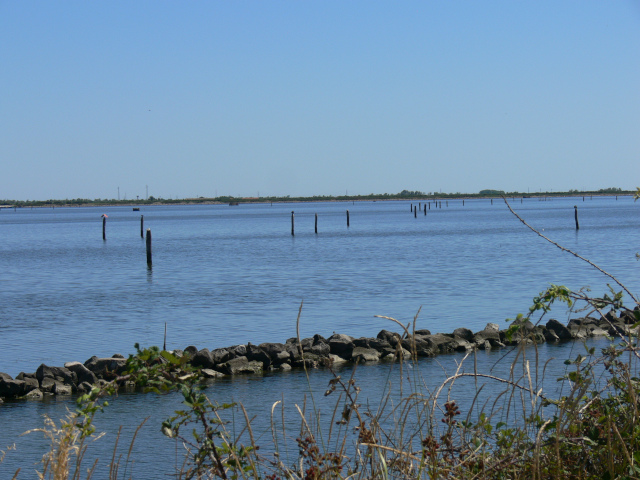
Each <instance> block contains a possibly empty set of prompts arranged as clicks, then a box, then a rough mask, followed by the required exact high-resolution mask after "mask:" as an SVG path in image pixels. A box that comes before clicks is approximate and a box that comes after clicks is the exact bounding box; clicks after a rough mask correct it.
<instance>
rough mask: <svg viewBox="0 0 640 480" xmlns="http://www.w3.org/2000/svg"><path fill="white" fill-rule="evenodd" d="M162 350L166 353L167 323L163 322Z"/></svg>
mask: <svg viewBox="0 0 640 480" xmlns="http://www.w3.org/2000/svg"><path fill="white" fill-rule="evenodd" d="M162 350H164V351H165V352H166V351H167V322H164V342H162Z"/></svg>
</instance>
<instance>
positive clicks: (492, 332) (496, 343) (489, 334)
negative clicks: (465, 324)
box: [473, 323, 504, 348]
mask: <svg viewBox="0 0 640 480" xmlns="http://www.w3.org/2000/svg"><path fill="white" fill-rule="evenodd" d="M490 325H495V323H494V324H491V323H490V324H487V327H489V326H490ZM495 326H496V327H497V325H495ZM487 341H488V342H489V344H490V345H491V347H501V346H504V344H503V343H502V340H501V338H500V330H499V329H497V328H485V329H484V330H481V331H479V332H476V333H475V335H474V336H473V342H474V343H475V344H476V345H478V346H479V347H480V348H483V347H482V345H484V343H485V342H487Z"/></svg>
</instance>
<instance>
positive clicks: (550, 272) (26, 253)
mask: <svg viewBox="0 0 640 480" xmlns="http://www.w3.org/2000/svg"><path fill="white" fill-rule="evenodd" d="M512 203H513V207H514V208H515V209H516V211H518V212H521V214H522V215H523V216H524V217H525V218H526V220H527V221H528V222H530V223H531V224H532V225H533V226H535V227H536V228H539V229H541V230H542V229H543V230H544V233H545V234H547V235H549V236H550V237H551V238H552V239H554V240H556V241H558V242H560V243H562V244H563V245H565V246H566V247H568V248H571V249H574V250H576V251H577V252H578V253H580V254H582V255H584V256H586V257H588V258H590V259H591V260H593V261H595V262H596V263H598V264H601V265H602V266H604V267H605V268H606V269H607V270H608V271H610V272H611V273H613V274H615V275H618V276H619V277H620V278H621V279H623V280H624V281H625V282H626V283H627V284H628V286H629V287H630V288H631V289H632V291H638V290H639V289H638V288H637V287H638V286H639V285H638V280H637V275H636V274H635V273H636V271H637V268H638V263H637V261H636V259H635V253H636V252H637V251H638V250H639V249H640V247H638V246H639V245H640V241H639V240H640V238H639V237H640V228H639V227H640V206H638V205H637V204H634V202H633V201H632V200H631V198H630V197H621V198H620V200H618V201H616V200H615V197H605V198H594V199H593V200H589V199H588V198H587V199H586V201H585V202H582V201H581V199H575V198H569V199H554V200H553V201H548V202H540V201H538V200H537V199H525V201H524V203H520V200H515V201H513V202H512ZM574 204H578V206H579V208H580V210H579V215H580V225H581V228H580V230H579V231H578V232H576V230H575V226H574V220H573V205H574ZM445 205H446V201H445V202H443V206H442V208H441V209H437V210H436V209H435V208H432V209H431V210H427V213H428V214H427V216H426V217H425V216H424V215H423V214H421V215H418V217H417V218H414V216H413V215H412V214H411V213H410V204H409V202H356V203H355V204H352V203H312V204H274V205H273V206H271V205H269V204H263V205H240V206H237V207H229V206H227V205H216V206H157V207H142V209H141V212H133V211H132V209H131V208H130V207H100V208H93V207H91V208H57V209H46V208H44V209H43V208H41V209H19V210H17V211H16V212H14V211H13V210H4V211H2V212H0V266H1V270H0V338H1V339H2V340H1V348H0V371H4V372H7V373H9V374H11V375H16V374H17V373H19V372H20V371H25V372H31V371H35V369H36V368H37V367H38V365H40V363H46V364H54V365H60V364H62V363H64V362H66V361H72V360H77V361H81V362H84V361H85V360H86V359H87V358H89V357H91V356H92V355H98V356H110V355H112V354H114V353H122V354H124V355H127V354H128V353H132V352H133V345H134V343H136V342H139V343H140V344H141V345H162V342H163V335H164V326H165V322H166V324H167V348H169V349H171V348H184V347H186V346H188V345H196V346H197V347H198V348H204V347H207V348H213V347H222V346H229V345H234V344H240V343H247V342H249V341H250V342H252V343H261V342H267V341H275V342H281V341H284V340H285V339H287V338H290V337H293V336H295V332H296V317H297V314H298V309H299V307H300V303H301V302H303V301H304V306H303V309H302V316H301V321H300V331H301V335H302V336H303V337H304V336H312V335H313V334H315V333H320V334H322V335H324V336H326V337H328V336H330V335H331V334H332V333H333V332H334V331H335V332H339V333H347V334H349V335H353V336H375V335H376V334H377V333H378V331H379V330H380V329H382V328H389V327H392V326H393V324H391V323H389V322H388V321H386V320H382V319H378V318H374V315H385V316H390V317H394V318H396V319H398V320H400V321H402V322H403V323H407V322H409V321H410V320H412V319H413V317H414V315H415V314H416V313H417V312H418V309H419V308H420V307H422V310H421V312H420V315H419V317H418V327H419V328H428V329H430V330H432V331H434V332H435V331H438V332H446V331H452V330H454V329H455V328H457V327H460V326H465V327H468V328H470V329H472V330H474V331H475V330H480V329H482V328H483V327H484V325H485V324H486V323H488V322H495V323H498V324H500V325H503V324H504V320H505V319H506V318H509V317H513V316H515V315H516V314H517V313H519V312H523V311H525V310H526V309H527V308H528V306H529V305H530V302H531V298H532V297H533V296H534V295H535V294H536V293H538V292H540V291H541V290H543V289H544V288H545V287H546V286H547V285H548V284H549V283H560V284H566V285H567V286H569V287H571V288H580V287H582V286H584V285H590V286H592V287H593V288H594V291H596V292H600V291H602V289H603V288H606V287H605V285H606V283H607V282H608V281H609V279H607V278H606V277H604V276H603V275H602V274H600V273H598V272H596V271H595V270H594V269H592V268H591V267H589V266H588V265H586V264H584V263H582V262H580V261H578V260H577V259H575V258H574V257H572V256H570V255H568V254H566V253H563V252H561V251H560V250H558V249H557V248H555V247H553V246H552V245H550V244H548V243H546V242H544V241H543V240H542V239H540V238H539V237H537V236H536V235H534V234H533V233H531V232H530V231H528V230H527V229H526V228H525V227H524V226H523V225H522V224H521V223H520V222H519V221H518V220H517V219H516V218H515V217H513V216H512V215H511V214H510V213H509V212H508V210H507V208H506V206H505V205H504V204H503V203H502V202H501V201H497V200H494V204H493V205H491V203H490V202H489V201H488V200H466V201H465V206H464V207H463V206H462V202H461V201H459V200H457V201H449V206H448V207H446V206H445ZM347 209H349V211H350V227H349V228H348V229H347V227H346V210H347ZM292 210H293V211H295V222H296V232H295V233H296V234H295V236H293V237H292V236H291V234H290V228H291V226H290V225H291V222H290V216H291V211H292ZM103 213H106V214H108V216H109V218H108V221H107V240H106V241H103V240H102V221H101V217H100V216H101V215H102V214H103ZM315 213H317V214H318V225H319V226H318V230H319V233H318V234H317V235H315V234H314V214H315ZM140 214H143V215H144V219H145V229H146V228H150V229H151V230H152V236H153V268H152V269H148V268H147V264H146V254H145V244H144V240H143V239H141V237H140ZM558 316H559V317H560V318H559V319H560V320H565V319H566V315H565V313H564V312H559V314H558Z"/></svg>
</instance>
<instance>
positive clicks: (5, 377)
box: [0, 372, 22, 380]
mask: <svg viewBox="0 0 640 480" xmlns="http://www.w3.org/2000/svg"><path fill="white" fill-rule="evenodd" d="M0 380H13V377H12V376H11V375H9V374H8V373H2V372H0ZM17 380H22V379H21V378H17Z"/></svg>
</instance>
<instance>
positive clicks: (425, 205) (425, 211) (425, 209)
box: [424, 203, 427, 216]
mask: <svg viewBox="0 0 640 480" xmlns="http://www.w3.org/2000/svg"><path fill="white" fill-rule="evenodd" d="M424 215H425V216H427V204H426V203H425V204H424Z"/></svg>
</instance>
